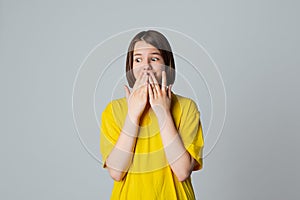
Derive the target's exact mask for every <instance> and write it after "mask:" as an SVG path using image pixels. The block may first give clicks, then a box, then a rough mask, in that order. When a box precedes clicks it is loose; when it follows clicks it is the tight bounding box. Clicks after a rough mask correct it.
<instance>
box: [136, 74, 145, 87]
mask: <svg viewBox="0 0 300 200" xmlns="http://www.w3.org/2000/svg"><path fill="white" fill-rule="evenodd" d="M146 78H147V75H146V74H145V73H141V75H140V78H139V80H137V82H136V84H135V86H134V90H137V89H139V88H140V87H142V86H143V83H144V79H146Z"/></svg>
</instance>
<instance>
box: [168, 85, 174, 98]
mask: <svg viewBox="0 0 300 200" xmlns="http://www.w3.org/2000/svg"><path fill="white" fill-rule="evenodd" d="M172 86H173V85H170V86H169V88H168V94H169V98H172Z"/></svg>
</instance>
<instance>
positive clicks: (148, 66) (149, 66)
mask: <svg viewBox="0 0 300 200" xmlns="http://www.w3.org/2000/svg"><path fill="white" fill-rule="evenodd" d="M151 69H152V66H151V64H150V63H148V64H146V65H145V66H144V70H151Z"/></svg>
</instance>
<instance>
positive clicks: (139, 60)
mask: <svg viewBox="0 0 300 200" xmlns="http://www.w3.org/2000/svg"><path fill="white" fill-rule="evenodd" d="M134 61H135V62H138V63H139V62H141V61H142V59H141V58H136V59H134Z"/></svg>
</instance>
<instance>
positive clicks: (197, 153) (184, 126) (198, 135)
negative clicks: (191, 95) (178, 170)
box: [179, 100, 204, 170]
mask: <svg viewBox="0 0 300 200" xmlns="http://www.w3.org/2000/svg"><path fill="white" fill-rule="evenodd" d="M179 133H180V136H181V139H182V141H183V143H184V146H185V148H186V149H187V151H188V152H189V153H190V155H191V156H192V157H193V158H194V159H195V160H196V162H197V163H196V165H195V167H194V169H193V170H200V169H201V168H202V167H203V160H202V151H203V147H204V140H203V133H202V125H201V121H200V112H199V111H198V108H197V105H196V103H195V102H194V101H192V100H191V101H190V104H189V107H188V109H187V111H185V112H183V115H182V119H181V125H180V126H179Z"/></svg>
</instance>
